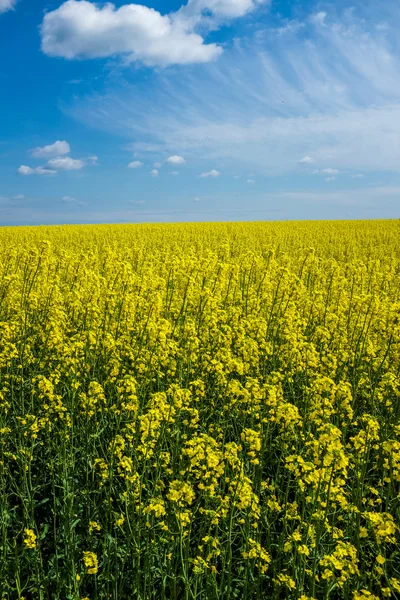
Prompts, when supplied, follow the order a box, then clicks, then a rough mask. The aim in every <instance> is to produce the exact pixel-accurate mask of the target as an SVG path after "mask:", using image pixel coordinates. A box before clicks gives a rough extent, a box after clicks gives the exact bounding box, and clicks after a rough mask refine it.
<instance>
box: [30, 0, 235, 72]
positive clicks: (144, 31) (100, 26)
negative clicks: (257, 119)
mask: <svg viewBox="0 0 400 600" xmlns="http://www.w3.org/2000/svg"><path fill="white" fill-rule="evenodd" d="M221 4H222V2H221ZM227 4H229V2H227ZM41 36H42V50H43V52H44V53H45V54H47V55H49V56H62V57H64V58H68V59H72V58H97V57H106V56H113V55H123V56H124V57H125V60H126V61H127V62H132V61H141V62H143V63H144V64H146V65H148V66H155V65H160V66H167V65H171V64H188V63H204V62H209V61H212V60H214V59H215V58H217V57H218V56H219V55H220V54H221V52H222V49H221V48H220V47H219V46H217V44H214V43H211V44H205V43H204V39H203V38H202V37H201V36H200V35H199V34H197V33H194V32H193V31H192V30H191V28H190V26H189V24H188V26H187V27H184V26H183V24H182V22H179V20H177V21H175V20H174V18H173V15H161V14H160V13H159V12H157V11H156V10H154V9H152V8H148V7H147V6H142V5H139V4H125V5H123V6H121V7H120V8H116V7H115V6H114V5H113V4H111V3H107V4H105V5H104V6H100V5H98V4H94V3H92V2H88V1H87V0H81V1H80V2H78V1H77V0H68V1H67V2H64V4H62V5H61V6H60V7H59V8H57V9H56V10H54V11H51V12H48V13H47V14H46V15H45V17H44V19H43V23H42V26H41Z"/></svg>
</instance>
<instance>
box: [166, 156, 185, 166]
mask: <svg viewBox="0 0 400 600" xmlns="http://www.w3.org/2000/svg"><path fill="white" fill-rule="evenodd" d="M167 163H168V164H169V165H184V164H185V159H184V158H183V156H177V155H176V154H175V155H174V156H170V157H169V158H167Z"/></svg>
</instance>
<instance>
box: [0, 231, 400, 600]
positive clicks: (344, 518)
mask: <svg viewBox="0 0 400 600" xmlns="http://www.w3.org/2000/svg"><path fill="white" fill-rule="evenodd" d="M399 483H400V221H394V220H393V221H371V222H367V221H359V222H350V221H348V222H292V223H290V222H287V223H236V224H234V223H221V224H170V225H167V224H163V225H147V224H145V225H114V226H111V225H102V226H55V227H37V228H3V229H1V230H0V599H1V600H14V599H18V600H22V599H25V600H56V599H60V600H67V599H68V600H88V599H89V600H103V599H104V600H105V599H112V600H128V599H129V600H150V599H156V600H163V599H165V600H214V599H218V600H234V599H238V600H250V599H259V598H268V599H269V598H270V599H272V600H278V599H288V600H292V599H293V600H311V599H312V598H314V599H317V600H319V599H320V600H328V599H329V600H334V599H344V600H346V599H349V600H376V599H380V600H384V599H385V598H400V545H399V539H400V536H399V533H400V532H399V524H400V485H399Z"/></svg>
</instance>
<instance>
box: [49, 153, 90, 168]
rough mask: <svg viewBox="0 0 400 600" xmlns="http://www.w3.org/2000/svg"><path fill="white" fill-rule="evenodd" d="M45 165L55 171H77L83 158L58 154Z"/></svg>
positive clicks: (83, 164) (81, 165) (82, 164)
mask: <svg viewBox="0 0 400 600" xmlns="http://www.w3.org/2000/svg"><path fill="white" fill-rule="evenodd" d="M47 166H48V167H50V169H54V170H56V171H79V170H80V169H83V167H84V166H85V163H84V162H83V160H79V159H77V158H71V157H70V156H58V157H57V158H52V159H51V160H49V161H48V163H47Z"/></svg>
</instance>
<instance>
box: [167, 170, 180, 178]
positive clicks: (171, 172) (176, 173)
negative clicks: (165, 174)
mask: <svg viewBox="0 0 400 600" xmlns="http://www.w3.org/2000/svg"><path fill="white" fill-rule="evenodd" d="M169 174H170V175H175V177H176V176H177V175H179V171H169Z"/></svg>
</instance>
